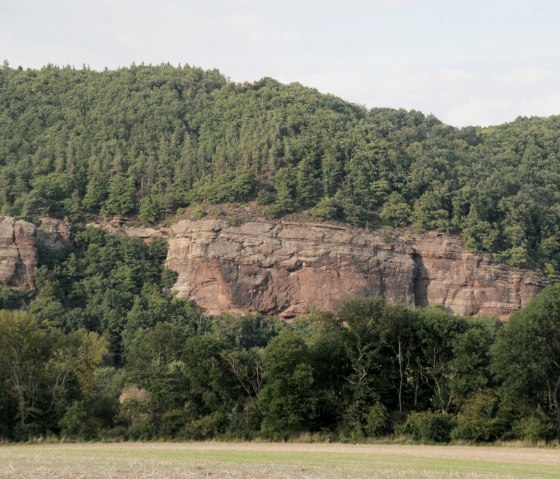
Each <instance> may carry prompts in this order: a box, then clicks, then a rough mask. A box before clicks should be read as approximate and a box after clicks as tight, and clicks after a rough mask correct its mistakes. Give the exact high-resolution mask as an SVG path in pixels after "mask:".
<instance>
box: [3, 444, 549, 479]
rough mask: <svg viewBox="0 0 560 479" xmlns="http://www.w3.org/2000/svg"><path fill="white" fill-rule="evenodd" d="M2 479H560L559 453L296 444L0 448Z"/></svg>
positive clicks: (93, 445)
mask: <svg viewBox="0 0 560 479" xmlns="http://www.w3.org/2000/svg"><path fill="white" fill-rule="evenodd" d="M0 478H3V479H4V478H9V479H16V478H17V479H23V478H29V479H31V478H33V479H46V478H72V479H78V478H83V479H86V478H87V479H97V478H104V479H111V478H114V479H117V478H119V479H132V478H134V479H159V478H162V479H163V478H166V479H168V478H169V479H191V478H213V479H219V478H220V479H221V478H223V479H226V478H227V479H230V478H232V479H233V478H235V479H249V478H259V479H262V478H270V479H281V478H282V479H284V478H290V479H292V478H294V479H319V478H321V479H329V478H332V479H341V478H348V479H350V478H352V479H360V478H379V479H413V478H414V479H416V478H418V479H444V478H446V479H450V478H452V479H455V478H456V479H463V478H464V479H467V478H468V479H482V478H492V479H498V478H500V479H506V478H507V479H517V478H559V479H560V450H558V449H545V448H521V447H519V448H518V447H504V446H502V447H498V446H494V447H468V446H409V445H350V444H298V443H288V444H285V443H117V444H101V443H96V444H38V445H4V446H0Z"/></svg>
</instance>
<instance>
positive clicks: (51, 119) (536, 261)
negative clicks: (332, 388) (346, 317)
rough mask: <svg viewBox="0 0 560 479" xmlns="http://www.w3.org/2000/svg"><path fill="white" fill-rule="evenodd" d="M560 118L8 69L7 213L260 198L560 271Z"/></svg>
mask: <svg viewBox="0 0 560 479" xmlns="http://www.w3.org/2000/svg"><path fill="white" fill-rule="evenodd" d="M559 132H560V117H550V118H531V119H527V118H519V119H518V120H516V121H515V122H513V123H510V124H506V125H501V126H497V127H491V128H476V127H469V128H462V129H457V128H453V127H450V126H447V125H444V124H442V123H441V122H440V121H438V120H437V119H436V118H435V117H433V116H431V115H428V116H425V115H424V114H422V113H420V112H416V111H410V112H408V111H404V110H391V109H372V110H366V109H365V108H362V107H359V106H356V105H352V104H349V103H347V102H344V101H343V100H341V99H338V98H335V97H333V96H330V95H323V94H320V93H319V92H317V91H316V90H313V89H310V88H305V87H303V86H301V85H299V84H292V85H282V84H280V83H278V82H276V81H274V80H272V79H268V78H265V79H263V80H261V81H258V82H255V83H250V84H249V83H244V84H238V83H233V82H229V81H227V80H226V78H224V77H223V76H222V75H221V74H220V73H219V72H217V71H216V70H212V71H203V70H200V69H197V68H191V67H181V68H175V67H172V66H169V65H161V66H156V67H152V66H132V67H130V68H123V69H119V70H115V71H110V70H105V71H102V72H96V71H91V70H88V69H82V70H76V69H72V68H57V67H52V66H48V67H45V68H43V69H41V70H19V69H11V68H9V67H6V66H4V67H2V68H1V69H0V211H1V213H2V214H5V215H10V216H15V217H20V218H26V219H29V220H36V219H37V218H38V217H41V216H44V215H50V216H54V217H59V218H63V217H67V218H68V219H70V220H71V221H73V222H83V221H85V220H87V219H88V218H92V217H96V216H97V215H103V216H105V217H112V216H114V215H132V216H137V217H138V218H139V219H140V220H141V221H142V222H144V223H146V224H153V223H156V222H158V221H161V220H162V219H164V218H166V217H168V216H170V215H173V214H174V213H175V212H176V211H177V209H179V208H183V207H185V206H188V205H190V204H195V203H201V202H209V203H221V202H231V201H246V200H249V199H257V201H258V202H260V203H262V204H265V205H266V208H265V214H266V215H267V216H268V217H269V218H275V217H281V216H283V215H285V214H287V213H291V212H293V211H301V210H308V211H309V213H310V214H312V215H314V216H315V217H316V218H318V219H336V220H340V221H344V222H346V223H349V224H351V225H360V226H371V225H386V226H390V227H400V226H408V225H411V226H413V227H414V228H415V230H417V231H421V230H439V231H444V232H450V233H457V234H459V235H461V237H462V238H463V240H464V241H465V243H466V245H467V246H468V247H469V248H470V249H471V250H472V251H479V252H486V253H491V254H492V255H493V257H494V259H495V260H497V261H503V262H506V263H508V264H509V265H512V266H519V267H533V268H537V269H539V270H540V271H542V272H544V273H545V274H546V275H547V276H548V277H550V278H556V277H557V273H558V271H560V243H559V240H558V238H559V237H560V234H559V233H560V208H559V207H558V204H559V199H560V193H559V185H560V155H559V148H560V141H559Z"/></svg>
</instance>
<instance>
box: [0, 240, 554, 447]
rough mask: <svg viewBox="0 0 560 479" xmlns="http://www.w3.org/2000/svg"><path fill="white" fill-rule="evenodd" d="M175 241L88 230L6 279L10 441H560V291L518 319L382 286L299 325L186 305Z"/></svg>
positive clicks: (3, 324) (1, 373)
mask: <svg viewBox="0 0 560 479" xmlns="http://www.w3.org/2000/svg"><path fill="white" fill-rule="evenodd" d="M45 253H47V254H45ZM164 253H165V248H164V244H162V243H159V242H157V241H156V242H153V243H152V244H150V245H147V244H144V243H143V242H142V241H141V240H139V239H134V238H128V237H124V236H123V237H121V236H118V237H115V236H111V235H108V234H107V233H104V232H102V231H99V230H96V229H85V230H82V231H79V232H77V234H76V237H75V241H74V243H73V244H72V245H71V246H68V247H67V248H65V249H64V250H58V252H57V253H56V254H54V252H53V251H46V252H44V253H43V254H42V255H41V262H42V265H41V267H40V268H39V270H38V272H37V274H36V282H37V288H38V292H37V295H36V296H35V298H34V300H33V301H29V299H30V295H29V294H28V293H25V292H19V291H17V290H11V291H9V290H3V291H1V292H2V295H1V297H2V299H3V306H4V307H8V308H14V307H15V306H16V305H19V307H20V310H13V309H12V310H8V309H2V310H0V391H1V394H0V438H1V439H4V440H25V439H30V438H34V437H44V436H46V435H47V436H58V437H64V438H74V439H101V438H105V439H155V438H182V439H210V438H238V439H248V438H255V437H262V438H267V439H283V438H288V437H291V436H294V435H295V436H297V435H300V434H309V433H312V434H318V435H320V437H322V438H325V439H327V438H329V439H332V440H347V439H351V440H363V439H364V438H371V437H383V436H388V435H399V436H408V437H410V438H413V439H416V440H422V441H436V442H445V441H449V440H452V439H455V440H460V441H472V442H483V441H494V440H497V439H506V440H507V439H524V440H527V441H537V440H554V439H555V438H556V437H557V436H560V367H559V364H558V361H559V359H558V358H559V354H560V285H554V286H550V287H548V288H547V289H545V290H544V291H543V292H542V293H541V295H539V296H537V297H536V298H535V300H534V301H533V302H532V303H530V304H529V305H528V306H526V308H524V309H522V310H520V311H519V312H518V313H516V314H515V315H514V316H513V318H512V319H511V321H510V322H509V323H508V324H506V325H505V326H504V325H501V323H499V322H498V321H497V320H493V319H480V318H479V319H474V318H464V317H459V316H452V315H449V314H448V313H447V312H446V311H445V310H444V309H442V308H437V307H436V308H434V307H430V308H424V309H416V310H408V309H406V308H404V307H402V306H393V305H387V304H385V303H384V301H383V300H381V299H377V298H360V299H354V300H349V301H347V302H346V303H344V304H343V305H342V307H341V308H340V309H339V310H338V311H336V312H334V313H329V312H319V311H316V312H315V313H314V314H312V315H311V317H310V318H305V319H298V318H296V319H295V320H293V322H291V323H290V324H287V323H285V322H283V321H280V320H278V319H276V318H273V317H264V316H259V315H245V316H242V317H230V316H228V315H221V316H214V317H209V316H206V315H204V314H203V313H202V312H201V311H200V310H198V309H196V308H195V307H193V306H192V305H189V304H187V303H185V302H182V301H180V300H177V299H176V298H174V297H173V296H172V295H171V294H170V292H169V290H168V287H169V285H170V284H171V283H172V282H173V279H174V278H173V273H171V272H169V271H167V270H165V269H164V268H162V266H161V263H162V260H163V257H164Z"/></svg>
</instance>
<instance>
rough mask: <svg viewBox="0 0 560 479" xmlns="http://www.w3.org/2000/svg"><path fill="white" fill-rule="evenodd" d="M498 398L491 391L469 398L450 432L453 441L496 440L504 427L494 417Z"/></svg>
mask: <svg viewBox="0 0 560 479" xmlns="http://www.w3.org/2000/svg"><path fill="white" fill-rule="evenodd" d="M497 405H498V398H497V397H496V395H495V394H494V393H493V392H491V391H479V392H477V393H475V394H474V395H473V396H471V398H470V400H468V401H467V403H466V404H465V406H464V407H463V409H462V411H461V413H460V414H459V415H458V417H457V426H456V427H455V428H454V429H453V431H451V437H452V438H453V439H459V440H464V441H470V442H491V441H495V440H496V439H498V438H499V437H500V436H501V435H502V434H503V432H504V431H505V429H506V427H505V424H504V423H503V421H502V420H501V419H500V418H499V417H497V416H496V412H497Z"/></svg>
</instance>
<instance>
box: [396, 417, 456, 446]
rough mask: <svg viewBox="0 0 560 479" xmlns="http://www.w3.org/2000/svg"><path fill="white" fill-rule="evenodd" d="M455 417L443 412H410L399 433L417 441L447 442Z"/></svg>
mask: <svg viewBox="0 0 560 479" xmlns="http://www.w3.org/2000/svg"><path fill="white" fill-rule="evenodd" d="M454 424H455V417H454V416H452V415H451V414H447V413H443V412H433V411H422V412H412V413H410V414H409V415H408V417H407V418H406V422H405V423H404V424H403V425H402V427H401V428H400V432H403V433H404V434H408V435H410V436H412V437H413V438H414V439H416V440H419V441H427V442H448V441H449V440H450V439H451V430H452V429H453V426H454Z"/></svg>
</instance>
